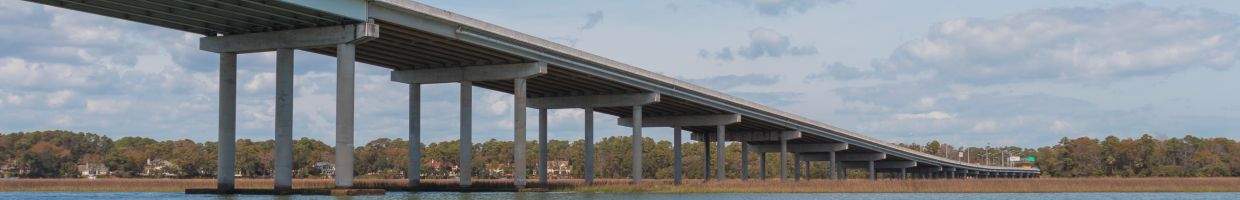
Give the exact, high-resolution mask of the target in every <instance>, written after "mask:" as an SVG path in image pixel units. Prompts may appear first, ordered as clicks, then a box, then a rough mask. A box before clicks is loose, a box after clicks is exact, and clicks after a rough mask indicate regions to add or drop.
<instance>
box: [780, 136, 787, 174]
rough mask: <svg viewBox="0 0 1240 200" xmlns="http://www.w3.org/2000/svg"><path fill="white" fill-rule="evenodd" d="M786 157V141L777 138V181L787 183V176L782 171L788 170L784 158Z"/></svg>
mask: <svg viewBox="0 0 1240 200" xmlns="http://www.w3.org/2000/svg"><path fill="white" fill-rule="evenodd" d="M786 155H788V139H787V138H784V137H779V181H787V180H788V174H787V173H785V172H784V171H785V170H786V169H787V168H788V161H787V160H785V159H784V157H785V156H786Z"/></svg>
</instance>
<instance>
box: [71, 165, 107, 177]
mask: <svg viewBox="0 0 1240 200" xmlns="http://www.w3.org/2000/svg"><path fill="white" fill-rule="evenodd" d="M77 171H78V173H79V174H81V175H82V177H86V178H88V179H95V178H97V177H99V176H107V175H108V174H110V173H109V172H108V166H105V165H103V164H101V163H86V164H80V165H77Z"/></svg>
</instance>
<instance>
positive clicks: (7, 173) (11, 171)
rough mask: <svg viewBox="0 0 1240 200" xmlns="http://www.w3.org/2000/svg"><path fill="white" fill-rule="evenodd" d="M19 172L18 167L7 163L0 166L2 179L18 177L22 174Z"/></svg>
mask: <svg viewBox="0 0 1240 200" xmlns="http://www.w3.org/2000/svg"><path fill="white" fill-rule="evenodd" d="M19 171H20V170H18V169H17V165H14V164H12V163H5V164H3V165H0V178H9V177H16V176H17V175H18V174H21V173H19Z"/></svg>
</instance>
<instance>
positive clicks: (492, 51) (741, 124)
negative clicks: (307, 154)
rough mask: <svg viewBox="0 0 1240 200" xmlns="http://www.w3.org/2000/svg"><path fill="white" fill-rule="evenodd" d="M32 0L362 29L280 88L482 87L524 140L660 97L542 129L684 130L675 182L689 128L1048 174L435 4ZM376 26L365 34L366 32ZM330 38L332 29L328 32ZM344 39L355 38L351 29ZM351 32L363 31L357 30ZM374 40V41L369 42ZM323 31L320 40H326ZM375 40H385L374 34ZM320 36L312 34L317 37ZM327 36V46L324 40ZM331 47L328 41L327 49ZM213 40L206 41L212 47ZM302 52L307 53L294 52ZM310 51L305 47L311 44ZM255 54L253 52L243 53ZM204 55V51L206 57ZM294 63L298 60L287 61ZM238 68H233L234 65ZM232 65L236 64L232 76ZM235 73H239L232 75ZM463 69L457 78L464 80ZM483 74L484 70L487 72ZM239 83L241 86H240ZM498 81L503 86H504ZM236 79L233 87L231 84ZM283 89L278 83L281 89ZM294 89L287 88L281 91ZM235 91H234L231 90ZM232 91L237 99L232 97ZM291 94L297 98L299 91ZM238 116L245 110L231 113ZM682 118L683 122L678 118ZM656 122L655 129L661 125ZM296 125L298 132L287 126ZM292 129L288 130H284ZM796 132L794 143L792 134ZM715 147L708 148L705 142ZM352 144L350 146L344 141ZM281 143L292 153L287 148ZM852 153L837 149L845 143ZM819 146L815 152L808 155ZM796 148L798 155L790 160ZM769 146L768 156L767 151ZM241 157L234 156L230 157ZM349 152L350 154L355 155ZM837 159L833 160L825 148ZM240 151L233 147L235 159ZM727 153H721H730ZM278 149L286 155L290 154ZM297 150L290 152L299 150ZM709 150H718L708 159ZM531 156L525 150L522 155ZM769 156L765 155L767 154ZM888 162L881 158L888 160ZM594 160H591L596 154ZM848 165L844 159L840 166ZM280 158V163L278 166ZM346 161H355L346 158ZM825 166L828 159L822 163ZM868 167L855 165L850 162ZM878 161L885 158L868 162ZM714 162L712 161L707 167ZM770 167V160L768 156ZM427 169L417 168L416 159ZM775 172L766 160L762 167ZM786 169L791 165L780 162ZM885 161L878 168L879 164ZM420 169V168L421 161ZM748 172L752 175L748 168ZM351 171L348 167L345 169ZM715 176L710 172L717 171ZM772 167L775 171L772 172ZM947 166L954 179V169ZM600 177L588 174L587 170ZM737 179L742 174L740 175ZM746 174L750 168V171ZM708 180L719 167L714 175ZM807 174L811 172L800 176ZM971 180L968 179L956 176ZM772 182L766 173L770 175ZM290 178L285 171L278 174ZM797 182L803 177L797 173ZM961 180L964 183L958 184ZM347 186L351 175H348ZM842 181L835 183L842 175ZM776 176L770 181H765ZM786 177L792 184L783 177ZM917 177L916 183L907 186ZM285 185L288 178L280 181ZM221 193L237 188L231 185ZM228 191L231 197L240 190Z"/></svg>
mask: <svg viewBox="0 0 1240 200" xmlns="http://www.w3.org/2000/svg"><path fill="white" fill-rule="evenodd" d="M27 1H31V2H36V3H41V4H46V5H50V6H55V7H61V8H67V9H71V10H77V11H83V12H88V13H94V14H99V15H104V16H109V17H114V18H120V19H125V20H130V21H135V22H140V23H146V24H150V25H155V26H160V27H165V28H171V29H176V30H181V31H187V32H193V33H199V34H203V35H204V36H205V37H204V38H214V39H218V40H221V41H233V42H236V41H245V40H241V39H238V38H245V37H249V36H263V35H265V34H275V33H281V32H283V33H301V32H306V33H309V31H307V30H309V29H316V28H317V29H323V30H331V28H330V27H359V28H357V30H356V32H341V33H340V34H341V35H345V36H349V37H350V38H345V40H340V41H338V42H323V41H311V40H310V39H302V40H299V39H300V38H299V37H294V38H288V41H285V42H284V43H273V44H287V45H286V46H277V47H276V49H273V50H275V51H277V54H278V55H277V57H279V58H278V59H277V60H284V59H286V58H287V59H288V61H287V63H285V62H277V63H280V64H278V66H277V69H278V70H277V74H278V75H277V77H278V78H277V80H282V78H288V80H287V81H288V82H287V83H288V85H287V86H288V87H291V83H292V82H291V81H292V80H291V76H292V74H291V71H289V72H288V73H287V74H283V73H281V69H284V67H287V68H288V69H289V70H291V68H292V65H293V63H292V60H291V53H289V52H291V50H293V49H296V50H302V51H308V52H314V53H318V54H322V55H327V56H335V57H337V58H338V59H340V62H339V63H338V66H339V67H340V71H338V72H340V73H341V74H338V76H340V77H339V78H338V81H340V83H339V84H340V85H338V87H340V88H352V87H353V85H352V84H353V80H352V70H353V64H352V63H353V62H362V63H366V64H370V65H374V66H379V67H384V68H388V69H391V70H393V81H398V82H406V83H411V87H410V95H411V97H414V98H411V99H415V100H417V99H418V97H420V96H419V95H420V91H419V89H418V88H419V85H420V84H435V83H448V82H451V83H461V85H462V92H466V93H467V92H468V91H469V89H470V88H473V87H478V88H485V89H489V90H494V91H499V92H505V93H510V94H514V99H515V103H517V107H518V109H516V112H517V114H518V115H517V116H514V118H516V120H514V122H515V123H514V127H515V129H516V130H514V136H516V137H518V138H525V137H524V136H525V123H524V122H525V119H524V118H525V117H524V112H525V111H524V110H525V109H524V108H525V107H528V104H526V101H527V100H533V99H552V98H559V99H589V98H608V97H617V98H618V97H620V96H624V95H629V96H631V95H634V94H657V95H658V96H657V98H656V99H657V100H656V101H652V102H638V103H631V104H624V105H623V106H617V105H616V104H606V105H602V104H599V105H592V104H588V103H582V102H576V104H563V105H575V106H568V107H557V108H540V112H539V113H540V115H539V116H540V117H539V119H538V120H539V122H540V124H546V122H545V120H546V117H545V114H546V111H545V110H546V109H585V110H586V111H588V112H587V116H591V115H592V114H593V113H594V112H598V113H603V114H608V115H612V116H616V117H619V118H623V119H627V120H629V122H630V123H629V124H628V126H632V127H634V129H633V136H636V137H640V136H642V135H641V131H640V130H641V127H643V126H647V127H649V126H665V125H666V126H667V127H671V128H674V129H675V130H677V134H676V135H675V136H674V138H675V144H676V145H677V146H676V147H675V149H676V152H677V155H676V156H677V157H676V163H677V165H676V166H675V167H676V175H677V176H676V177H677V180H678V181H677V183H679V178H680V177H681V176H680V171H681V169H680V165H679V163H680V157H679V155H680V148H679V144H680V143H681V140H680V138H681V135H680V132H679V131H681V130H685V131H689V132H692V133H694V134H701V135H700V136H696V138H697V140H699V141H707V142H719V141H730V142H743V143H744V144H746V145H744V146H745V147H746V148H745V152H747V153H746V154H744V156H742V158H745V162H752V161H749V160H748V156H749V153H748V152H751V151H750V149H751V148H749V147H750V146H755V148H753V149H771V148H777V147H778V148H779V149H780V150H779V151H765V152H773V153H778V154H780V155H781V156H780V158H781V160H782V159H784V155H787V156H792V157H793V159H800V158H802V157H804V158H805V159H806V160H805V161H803V162H795V163H798V164H797V165H795V167H794V168H795V169H800V168H801V167H802V165H801V164H800V163H806V165H808V163H813V162H818V161H827V162H828V163H831V164H829V165H825V166H828V167H829V168H832V169H833V170H838V169H841V168H854V167H860V168H867V169H868V172H869V173H870V174H871V177H874V175H873V174H874V173H878V172H899V173H900V174H909V177H943V178H951V177H957V178H958V177H965V176H966V174H969V173H965V172H981V173H980V174H979V176H1005V177H1031V176H1032V175H1034V174H1037V173H1038V171H1037V170H1033V169H1021V168H1009V167H994V166H982V165H976V164H970V163H963V162H959V161H954V160H950V159H946V158H942V157H937V156H933V155H928V154H924V153H920V152H917V151H914V150H909V149H905V148H901V147H898V146H894V145H890V144H888V143H885V142H882V141H880V140H876V139H872V138H869V137H865V136H863V135H861V134H857V133H853V132H851V131H848V130H844V129H840V128H836V127H834V126H830V125H826V124H823V123H820V122H816V121H813V120H809V119H806V118H803V117H800V116H797V115H794V114H791V113H787V112H783V111H779V110H776V109H773V108H769V107H766V106H763V105H760V104H757V103H753V102H749V101H746V100H743V99H739V98H735V97H732V96H730V95H726V94H723V93H719V92H716V91H713V90H709V89H705V88H702V87H700V86H696V85H693V84H689V83H685V82H683V81H679V80H676V79H672V78H670V77H666V76H662V75H659V74H656V73H652V72H649V71H645V70H642V69H640V68H637V67H633V66H629V65H626V64H623V63H619V62H615V61H612V60H609V59H606V58H602V57H599V56H596V55H593V54H589V53H586V52H582V51H580V50H576V49H572V48H569V47H565V46H562V45H558V44H555V43H552V42H549V41H546V40H542V39H539V38H535V37H532V36H529V35H526V34H522V33H519V32H515V31H512V30H508V29H505V28H502V27H498V26H495V25H492V24H488V23H486V22H482V21H478V20H474V19H471V18H468V17H464V16H460V15H456V14H453V13H450V12H447V11H443V10H439V9H437V8H433V7H430V6H426V5H423V4H419V3H416V2H412V1H403V0H374V1H362V0H339V1H310V0H97V1H84V0H27ZM363 25H365V26H363ZM371 26H377V27H378V28H377V30H375V32H377V33H370V32H365V31H362V30H361V29H363V28H360V27H371ZM324 28H327V29H324ZM342 30H344V29H342ZM349 30H350V31H354V30H352V29H349ZM363 32H365V33H363ZM315 33H318V32H315ZM371 34H374V35H371ZM306 37H307V38H310V37H311V36H306ZM324 37H325V36H324ZM321 38H322V37H320V39H321ZM204 40H207V39H204ZM294 44H297V45H294ZM303 44H304V45H303ZM235 45H242V46H244V45H248V44H244V43H242V44H235ZM204 49H205V48H204ZM216 53H221V113H220V115H221V130H220V136H221V137H220V138H221V140H220V141H221V145H225V146H226V145H232V144H231V139H232V138H233V136H234V135H233V134H234V132H235V130H233V129H235V128H233V125H232V123H234V122H233V121H235V104H233V105H228V104H230V103H232V102H235V76H236V74H235V73H236V72H235V64H236V63H235V55H236V54H237V53H248V52H245V51H218V52H216ZM286 53H289V54H287V55H286ZM229 59H232V60H231V61H232V63H229V61H230V60H229ZM230 65H231V66H230ZM497 67H502V68H501V69H517V68H518V67H519V68H521V69H528V70H532V71H531V72H533V74H512V73H507V72H505V73H500V72H498V71H486V70H483V69H497ZM229 70H231V71H229ZM453 70H456V71H453ZM479 70H482V71H479ZM230 73H231V76H233V77H231V78H232V79H231V80H230V79H229V78H230V77H227V76H229V75H230ZM397 73H409V74H428V73H449V74H455V75H459V76H460V77H461V78H459V80H452V81H447V82H434V83H420V82H418V81H419V80H403V79H402V80H397V79H401V78H400V77H398V76H397ZM469 77H487V78H469ZM496 77H499V78H496ZM229 81H232V82H231V83H228V82H229ZM278 82H279V81H278ZM279 83H284V82H279ZM277 85H278V86H277V87H278V89H277V91H283V90H285V89H289V88H284V87H285V86H284V85H282V84H277ZM229 87H231V88H229ZM229 91H231V92H232V93H231V94H230V93H228V92H229ZM338 92H342V93H338V95H339V96H338V98H341V99H348V101H338V104H337V113H338V115H340V116H337V123H338V124H337V140H338V142H337V148H338V159H346V160H337V163H338V165H349V164H351V163H352V158H351V156H345V155H351V154H340V153H341V152H346V153H347V152H348V151H351V148H352V143H351V142H352V132H353V131H352V127H353V124H352V123H353V119H352V118H353V117H352V114H353V113H352V110H353V106H354V105H353V103H352V96H353V91H352V89H347V90H345V91H338ZM277 93H278V94H277V96H278V98H287V99H278V100H277V105H285V104H288V106H287V108H286V109H287V110H285V108H284V107H281V106H277V115H276V116H277V120H276V121H277V131H276V135H277V140H281V138H282V136H288V134H291V132H288V131H287V130H282V129H281V128H280V127H281V126H282V125H289V126H291V123H292V122H291V119H289V116H284V115H280V114H279V113H282V112H291V109H292V107H291V102H292V97H291V96H283V95H282V94H283V93H280V92H277ZM466 93H463V94H462V99H463V101H462V108H461V111H462V123H461V124H462V125H463V127H462V133H461V136H462V138H461V139H462V140H463V141H462V142H463V143H469V142H470V141H468V138H469V136H470V134H471V132H470V130H469V127H468V126H469V124H470V122H469V121H468V120H469V119H467V118H468V116H469V115H468V113H469V112H471V109H472V108H470V105H468V103H467V102H466V101H467V100H468V99H469V98H471V97H469V96H468V94H466ZM289 94H291V92H290V93H289ZM363 106H392V105H363ZM408 106H409V108H410V117H411V120H410V126H412V127H413V128H411V133H410V137H411V138H410V140H411V141H420V130H418V127H420V113H419V112H420V105H418V104H417V103H416V102H414V103H411V104H410V105H408ZM229 109H234V110H229ZM720 115H736V116H739V117H738V119H739V120H733V121H727V122H711V121H703V120H688V121H685V119H703V117H704V116H720ZM643 118H645V119H649V120H653V121H659V120H670V121H664V122H662V123H660V124H650V125H647V123H646V122H643V121H642V120H643ZM673 119H679V120H680V121H677V120H673ZM585 120H587V122H586V123H587V127H588V128H587V130H586V133H585V135H586V139H587V141H590V142H589V143H588V144H593V142H592V141H593V135H592V134H593V130H592V129H593V128H592V127H593V122H592V121H589V120H592V118H591V117H586V119H585ZM653 121H652V122H653ZM282 122H286V123H287V124H281V123H282ZM539 128H540V130H539V139H540V141H543V142H541V144H540V145H542V144H545V140H546V130H545V127H539ZM282 131H284V132H282ZM791 133H795V134H794V135H792V134H791ZM729 134H763V135H762V136H754V135H742V136H743V137H742V136H738V135H729ZM706 138H709V139H706ZM342 141H343V142H342ZM518 141H520V142H517V143H518V144H517V145H518V146H517V147H519V148H523V145H524V142H523V140H518ZM277 143H278V144H277V145H280V144H283V143H281V142H280V141H277ZM841 144H842V145H844V146H842V147H841V146H838V145H841ZM807 145H809V146H807ZM814 145H837V146H836V147H838V148H837V149H830V148H815V147H813V146H814ZM789 146H791V147H792V149H791V150H788V147H789ZM758 147H761V148H758ZM228 148H231V147H228ZM346 149H348V150H346ZM419 149H420V148H411V152H410V154H411V155H415V156H416V155H420V150H419ZM634 149H640V143H634ZM823 149H826V150H823ZM225 150H231V149H225ZM719 150H723V149H722V148H719V149H716V152H720V151H719ZM282 151H283V150H280V148H279V147H278V148H277V154H280V153H286V152H282ZM288 151H291V149H290V150H288ZM591 151H593V148H587V152H591ZM708 151H709V150H708ZM517 152H523V151H517ZM228 153H231V152H225V151H222V152H221V154H220V162H221V164H222V166H223V164H232V163H233V161H232V155H226V154H228ZM461 153H462V157H465V158H467V157H468V156H467V155H468V152H464V151H463V152H461ZM540 154H541V155H540V157H541V159H540V161H539V162H540V163H538V166H539V167H538V170H537V171H539V172H540V175H541V177H540V178H542V180H543V181H545V174H546V173H545V170H546V169H545V168H546V163H545V162H546V161H545V160H546V158H545V154H546V152H545V150H544V151H542V152H540ZM633 154H634V158H633V159H634V160H635V163H636V164H635V166H640V165H638V164H640V160H641V158H642V157H641V152H640V151H637V152H633ZM764 154H765V153H764ZM879 154H881V156H877V155H879ZM587 155H592V153H589V154H587ZM715 155H717V157H716V159H719V160H716V162H720V161H722V159H721V158H723V155H722V154H718V153H717V154H715ZM514 156H515V157H517V158H523V157H524V155H523V153H521V154H518V155H514ZM837 156H839V159H837V158H836V157H837ZM277 157H279V156H277ZM339 157H347V158H339ZM818 158H823V159H818ZM854 158H855V159H861V160H847V159H854ZM869 158H877V159H869ZM706 159H707V160H706V161H707V163H710V162H709V160H710V158H709V157H707V158H706ZM761 159H765V156H763V157H762V158H761ZM278 160H279V162H278V163H277V170H276V171H281V170H284V169H282V168H280V166H281V164H279V163H280V162H289V161H287V160H280V159H279V158H278ZM415 160H416V159H415ZM515 160H518V161H517V162H519V163H515V164H514V166H515V167H517V168H518V169H524V167H525V163H524V159H515ZM587 160H590V161H588V162H587V163H585V165H587V166H592V165H593V164H594V163H593V161H592V157H590V158H587ZM763 163H765V162H763ZM781 163H783V162H781ZM876 163H877V164H876ZM883 163H906V164H907V163H911V164H912V166H909V165H894V164H892V165H888V164H883ZM411 165H416V163H411ZM461 165H462V166H461V167H462V169H467V168H468V167H469V165H470V163H469V161H468V160H463V161H462V163H461ZM743 166H745V167H747V166H748V165H743ZM882 166H907V167H894V168H893V167H887V168H884V167H882ZM343 167H345V169H347V168H349V166H343ZM708 167H709V166H708ZM762 167H764V168H765V164H763V166H762ZM786 167H788V166H780V169H781V171H780V172H781V174H784V173H783V172H784V171H783V169H784V168H786ZM223 168H224V167H221V170H227V171H220V172H219V173H220V174H232V173H231V169H223ZM945 168H947V169H950V170H944V169H945ZM589 169H592V167H588V168H587V170H589ZM714 169H715V170H716V172H719V174H718V175H719V176H718V178H723V173H722V172H723V171H724V170H728V169H725V168H724V166H723V165H722V163H719V164H716V166H715V168H714ZM411 170H413V171H411V172H410V173H409V174H420V173H417V171H416V170H418V167H416V166H415V167H411ZM732 170H735V169H732ZM742 170H745V169H742ZM633 171H634V174H633V176H634V177H633V179H634V181H635V182H637V181H640V179H641V178H642V177H644V176H647V175H643V174H642V172H641V171H640V169H638V170H633ZM707 171H708V173H709V171H710V170H709V169H708V170H707ZM795 171H796V172H800V171H801V170H795ZM957 171H960V172H961V173H956V172H957ZM745 172H746V173H745V174H743V175H742V177H741V178H742V179H747V178H748V177H749V175H748V173H747V172H748V170H745ZM763 172H765V170H763ZM277 174H280V173H277ZM791 174H797V175H799V174H800V173H791ZM954 174H960V175H959V176H955V175H954ZM346 176H347V177H346ZM468 176H469V174H468V173H462V178H461V182H462V185H468V184H469V183H470V180H469V178H468ZM523 176H524V175H520V176H519V177H516V178H518V179H519V180H518V181H517V184H518V186H523V185H524V180H523V179H524V177H523ZM832 176H835V175H832ZM223 177H224V176H221V179H220V181H221V182H228V183H231V181H232V180H231V177H229V178H223ZM762 177H764V178H765V173H763V174H762ZM781 177H786V176H784V175H781ZM899 177H906V176H899ZM281 178H286V177H281V176H277V179H281ZM585 178H586V179H587V180H591V179H592V172H587V177H585ZM337 179H338V182H337V185H338V186H342V187H348V186H350V185H351V179H352V174H348V173H342V174H338V175H337ZM410 181H411V184H416V183H417V181H418V177H417V176H412V177H410ZM279 184H281V183H280V181H277V188H280V187H286V186H287V185H279ZM221 187H226V186H224V185H223V183H222V184H221ZM227 187H231V186H230V185H229V186H227Z"/></svg>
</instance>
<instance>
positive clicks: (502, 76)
mask: <svg viewBox="0 0 1240 200" xmlns="http://www.w3.org/2000/svg"><path fill="white" fill-rule="evenodd" d="M546 73H547V63H545V62H532V63H516V64H501V65H480V66H467V67H447V68H435V69H417V70H398V71H392V81H395V82H401V83H409V84H435V83H454V82H465V81H471V82H474V81H494V80H512V79H519V78H529V77H533V76H538V75H542V74H546Z"/></svg>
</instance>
